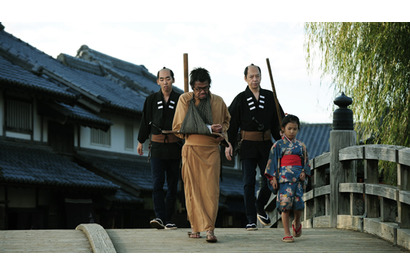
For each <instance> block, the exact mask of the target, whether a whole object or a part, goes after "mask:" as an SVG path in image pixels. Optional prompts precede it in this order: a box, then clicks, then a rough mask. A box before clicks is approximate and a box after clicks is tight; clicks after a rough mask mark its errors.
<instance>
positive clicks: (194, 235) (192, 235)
mask: <svg viewBox="0 0 410 275" xmlns="http://www.w3.org/2000/svg"><path fill="white" fill-rule="evenodd" d="M188 237H189V238H191V239H199V238H201V233H200V232H188Z"/></svg>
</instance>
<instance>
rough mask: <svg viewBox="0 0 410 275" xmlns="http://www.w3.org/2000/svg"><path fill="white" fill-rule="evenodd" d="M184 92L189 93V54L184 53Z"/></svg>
mask: <svg viewBox="0 0 410 275" xmlns="http://www.w3.org/2000/svg"><path fill="white" fill-rule="evenodd" d="M184 92H185V93H188V92H189V88H188V54H187V53H184Z"/></svg>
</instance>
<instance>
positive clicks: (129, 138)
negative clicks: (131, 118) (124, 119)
mask: <svg viewBox="0 0 410 275" xmlns="http://www.w3.org/2000/svg"><path fill="white" fill-rule="evenodd" d="M124 137H125V141H124V142H125V149H131V150H132V149H133V148H134V128H133V127H132V124H126V125H125V135H124Z"/></svg>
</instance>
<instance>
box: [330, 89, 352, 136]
mask: <svg viewBox="0 0 410 275" xmlns="http://www.w3.org/2000/svg"><path fill="white" fill-rule="evenodd" d="M333 102H334V104H336V105H337V106H339V108H338V109H336V110H335V111H334V112H333V130H353V111H352V110H350V109H348V108H347V106H349V105H350V104H352V102H353V100H352V98H350V97H348V96H346V95H345V94H344V93H342V94H341V95H340V96H338V97H336V98H335V100H334V101H333Z"/></svg>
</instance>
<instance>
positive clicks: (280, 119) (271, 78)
mask: <svg viewBox="0 0 410 275" xmlns="http://www.w3.org/2000/svg"><path fill="white" fill-rule="evenodd" d="M266 64H267V65H268V71H269V77H270V83H271V85H272V92H273V98H274V99H275V105H276V114H277V115H278V120H279V127H282V117H281V114H280V109H279V101H278V98H277V96H276V89H275V83H274V82H273V77H272V71H271V69H270V62H269V58H266Z"/></svg>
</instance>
